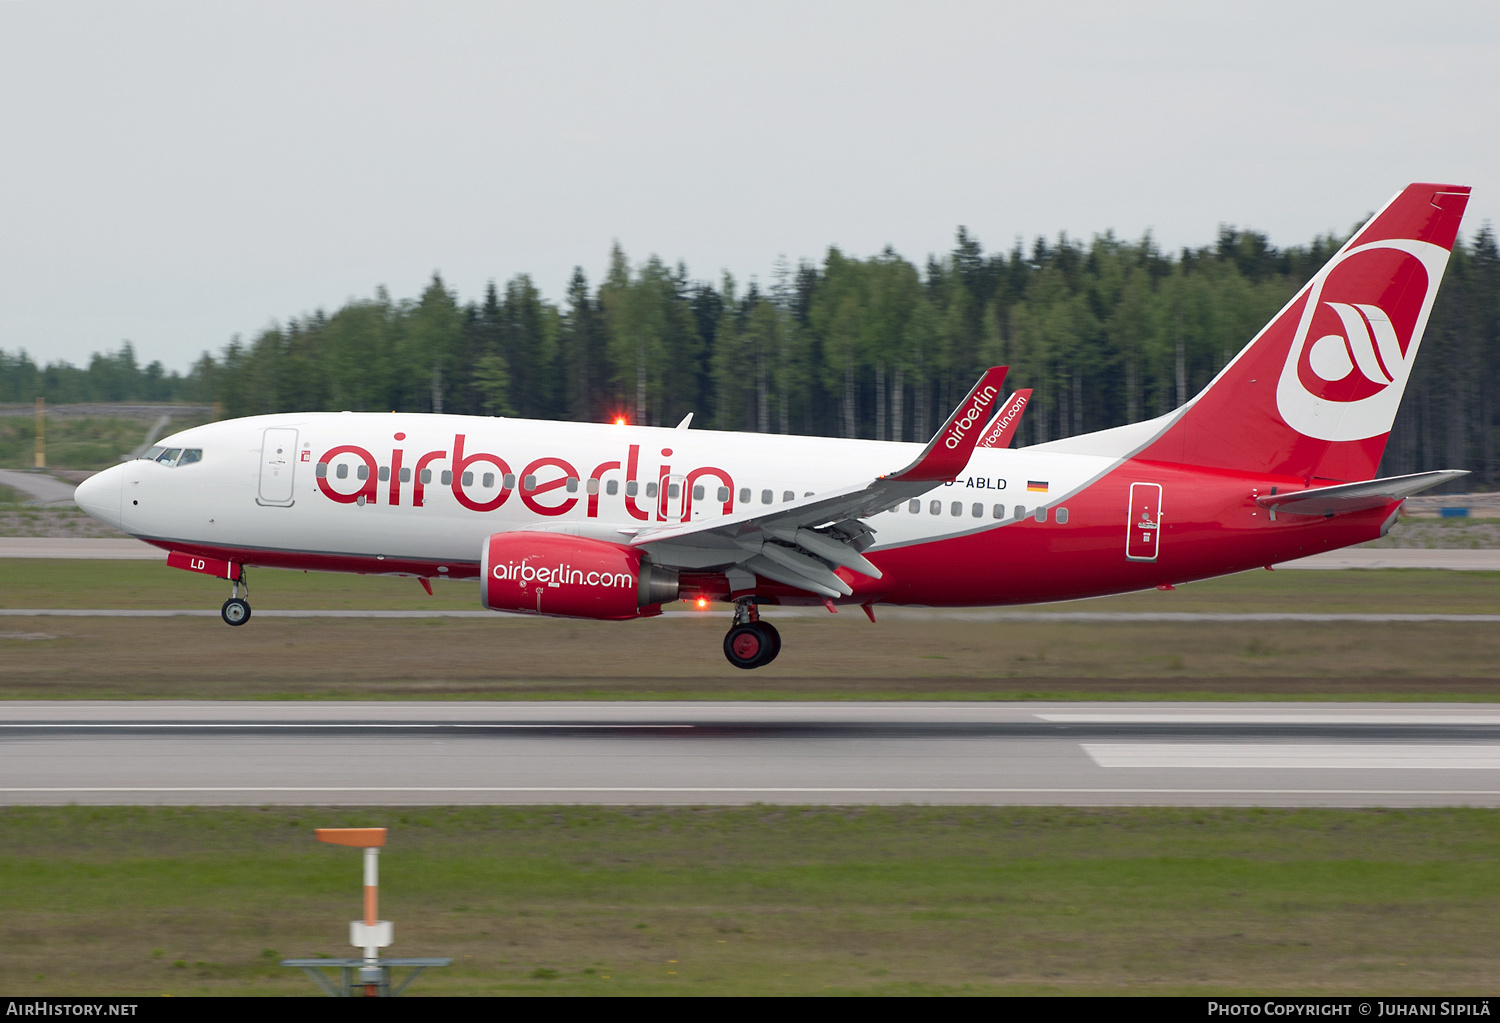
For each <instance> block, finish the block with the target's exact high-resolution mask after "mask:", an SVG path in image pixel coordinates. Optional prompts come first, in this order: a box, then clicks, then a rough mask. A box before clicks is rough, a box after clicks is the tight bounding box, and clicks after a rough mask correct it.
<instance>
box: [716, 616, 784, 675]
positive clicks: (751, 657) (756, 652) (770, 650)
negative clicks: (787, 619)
mask: <svg viewBox="0 0 1500 1023" xmlns="http://www.w3.org/2000/svg"><path fill="white" fill-rule="evenodd" d="M779 653H781V633H779V632H777V631H776V626H774V625H772V624H771V623H770V622H763V621H761V620H760V611H759V610H758V609H757V608H756V605H755V601H753V600H737V601H735V602H734V624H733V625H731V626H730V627H729V632H728V633H726V634H725V636H724V656H725V657H727V658H729V663H730V664H732V665H734V666H735V667H736V668H759V667H762V666H763V665H767V664H770V663H771V662H772V661H774V660H776V655H777V654H779Z"/></svg>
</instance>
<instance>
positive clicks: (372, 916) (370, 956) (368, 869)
mask: <svg viewBox="0 0 1500 1023" xmlns="http://www.w3.org/2000/svg"><path fill="white" fill-rule="evenodd" d="M379 904H380V849H379V847H378V846H373V845H369V846H365V927H366V928H367V930H366V932H365V933H366V934H367V935H368V936H369V937H368V938H367V939H366V940H373V939H374V936H375V924H376V923H377V922H378V921H379V920H380V913H379ZM379 959H380V946H379V945H366V946H365V968H366V969H369V970H375V969H379V967H380V962H379ZM367 976H368V974H367ZM377 988H378V985H376V984H366V985H365V997H366V998H374V997H376V996H377V995H378V994H379V993H380V992H379V991H378V990H377Z"/></svg>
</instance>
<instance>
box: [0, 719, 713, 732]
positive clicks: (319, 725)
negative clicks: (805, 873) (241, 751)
mask: <svg viewBox="0 0 1500 1023" xmlns="http://www.w3.org/2000/svg"><path fill="white" fill-rule="evenodd" d="M697 727H698V726H697V725H676V724H649V723H648V724H630V725H599V724H570V723H567V722H558V723H553V724H511V723H509V722H494V723H478V722H468V721H456V722H430V721H419V722H414V723H412V724H403V723H401V722H395V721H392V722H371V723H369V724H350V723H348V722H337V721H329V722H317V721H307V722H301V721H298V722H280V721H230V722H224V721H219V722H196V721H185V722H184V721H99V722H93V721H79V722H67V723H57V722H42V723H37V722H24V721H23V722H16V723H11V722H8V721H0V732H4V731H8V730H10V729H12V728H36V729H50V730H52V731H77V730H80V729H86V730H88V731H93V730H95V729H98V728H135V729H139V728H191V729H203V728H237V729H241V730H244V729H260V728H285V729H289V730H296V729H303V730H323V729H328V728H348V729H366V728H399V729H403V730H405V729H413V728H429V729H434V730H435V729H442V728H532V729H535V728H566V729H581V728H593V729H607V730H618V729H630V728H650V729H657V728H697Z"/></svg>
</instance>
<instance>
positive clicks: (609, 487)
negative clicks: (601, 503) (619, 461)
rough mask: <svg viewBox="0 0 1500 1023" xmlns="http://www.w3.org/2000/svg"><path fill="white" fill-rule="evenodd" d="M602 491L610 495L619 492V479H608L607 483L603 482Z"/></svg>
mask: <svg viewBox="0 0 1500 1023" xmlns="http://www.w3.org/2000/svg"><path fill="white" fill-rule="evenodd" d="M604 492H605V493H606V494H608V495H609V496H610V497H614V496H615V495H616V494H618V493H619V492H620V481H619V480H610V481H609V482H608V483H606V484H604Z"/></svg>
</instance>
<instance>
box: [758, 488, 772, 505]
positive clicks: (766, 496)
mask: <svg viewBox="0 0 1500 1023" xmlns="http://www.w3.org/2000/svg"><path fill="white" fill-rule="evenodd" d="M775 497H776V495H775V494H773V493H771V491H769V490H762V491H761V492H760V503H761V504H770V503H771V501H772V500H773V499H775Z"/></svg>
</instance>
